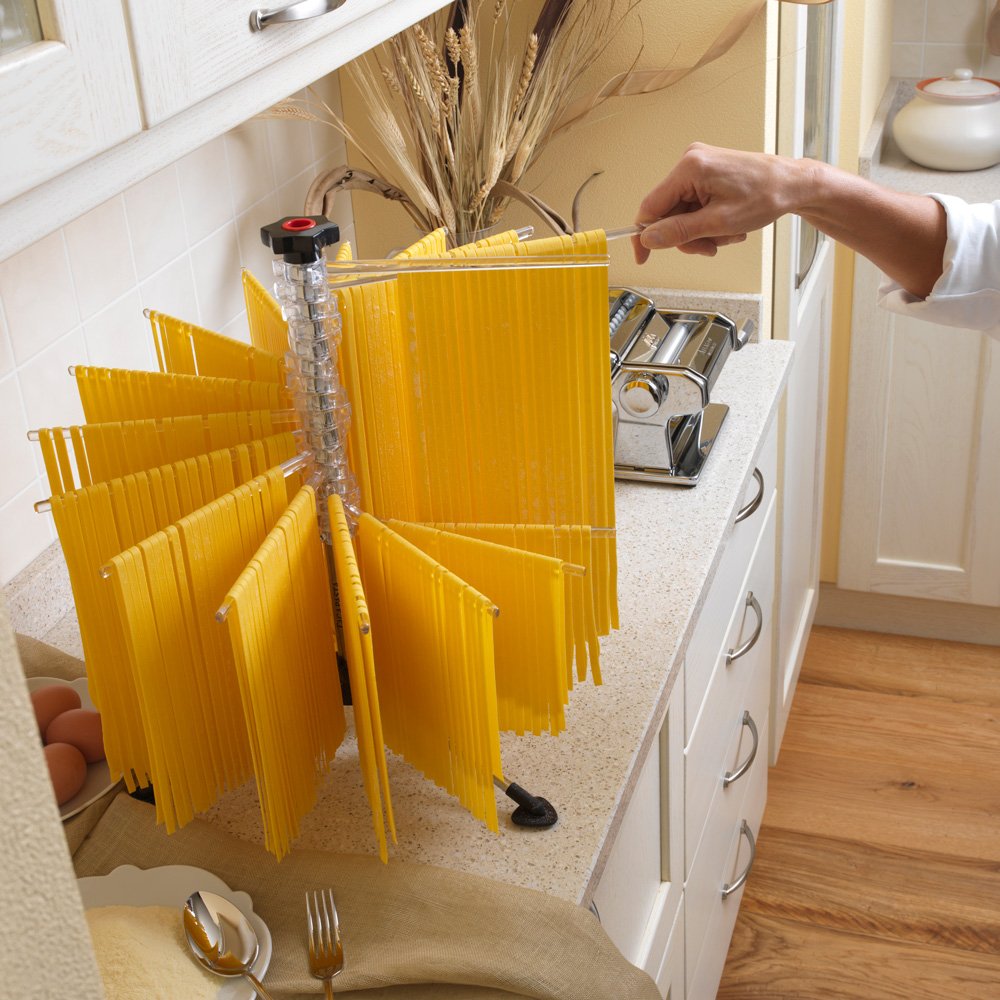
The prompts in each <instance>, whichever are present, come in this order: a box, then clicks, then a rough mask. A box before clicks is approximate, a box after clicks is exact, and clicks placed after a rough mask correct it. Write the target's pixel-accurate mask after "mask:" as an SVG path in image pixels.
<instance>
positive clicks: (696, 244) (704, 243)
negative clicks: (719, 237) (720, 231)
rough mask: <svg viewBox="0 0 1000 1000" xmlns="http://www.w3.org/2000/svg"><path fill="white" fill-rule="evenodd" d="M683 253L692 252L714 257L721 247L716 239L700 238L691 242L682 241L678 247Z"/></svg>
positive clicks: (697, 254) (701, 255)
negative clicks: (716, 242)
mask: <svg viewBox="0 0 1000 1000" xmlns="http://www.w3.org/2000/svg"><path fill="white" fill-rule="evenodd" d="M676 249H677V250H680V252H681V253H686V254H692V255H696V256H699V257H714V256H715V255H716V254H717V253H718V252H719V248H718V247H717V246H716V245H715V241H714V240H710V239H708V238H707V237H706V238H704V239H700V240H692V241H691V242H690V243H682V244H681V245H680V246H678V247H676Z"/></svg>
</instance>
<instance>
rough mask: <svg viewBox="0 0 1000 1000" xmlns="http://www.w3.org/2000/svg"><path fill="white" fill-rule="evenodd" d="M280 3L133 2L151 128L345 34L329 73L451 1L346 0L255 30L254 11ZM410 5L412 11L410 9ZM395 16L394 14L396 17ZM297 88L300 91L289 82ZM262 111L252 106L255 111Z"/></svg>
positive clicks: (145, 108) (269, 0) (140, 76)
mask: <svg viewBox="0 0 1000 1000" xmlns="http://www.w3.org/2000/svg"><path fill="white" fill-rule="evenodd" d="M292 2H294V0H288V3H282V2H280V0H128V15H129V21H130V26H131V31H132V45H133V47H134V50H135V52H134V54H135V65H136V71H137V74H138V80H139V88H140V91H141V96H142V106H143V111H144V113H145V118H146V125H147V127H148V126H152V125H156V124H158V123H159V122H161V121H163V120H164V119H166V118H169V117H170V116H171V115H175V114H177V112H179V111H183V110H184V109H185V108H188V107H191V106H192V105H193V104H196V103H198V102H199V101H202V100H204V99H205V98H207V97H211V96H212V95H213V94H216V93H218V92H219V91H221V90H223V89H225V88H226V87H228V86H231V85H232V84H234V83H237V82H238V81H240V80H242V79H244V78H245V77H248V76H250V75H252V74H253V73H254V72H256V71H257V70H259V69H262V68H263V67H265V66H270V65H271V64H272V63H275V62H277V61H278V60H280V59H283V58H285V57H286V56H290V55H292V54H293V53H295V52H297V51H298V50H300V49H302V48H304V47H305V46H307V45H309V44H311V43H312V42H316V41H319V40H322V39H326V38H328V36H330V35H332V34H333V33H335V32H336V33H338V39H337V41H338V42H341V41H342V42H343V45H342V47H341V46H338V49H337V51H336V52H335V53H333V54H332V59H331V61H330V64H329V66H328V67H327V68H328V70H333V69H336V67H337V66H340V65H343V63H345V62H347V61H349V60H350V59H353V58H354V57H355V56H357V55H359V54H360V53H362V52H364V51H366V50H367V49H370V48H371V47H372V46H374V45H377V44H378V43H379V42H381V41H382V40H383V39H384V38H386V37H388V36H389V35H391V34H394V33H395V32H396V31H398V30H400V28H401V27H402V26H404V25H406V24H410V23H412V22H413V21H415V20H417V19H418V18H420V17H424V16H425V15H426V14H428V13H430V12H431V11H432V10H434V9H436V8H437V7H441V6H443V5H444V4H443V2H438V3H434V2H422V3H406V4H404V3H402V2H401V0H346V2H345V3H344V4H343V6H342V7H340V8H338V9H337V10H334V11H331V12H330V13H327V14H323V15H321V16H319V17H312V18H309V19H308V20H304V21H292V22H289V23H286V24H272V25H270V26H269V27H267V28H265V29H264V30H263V31H251V29H250V14H251V12H253V11H255V10H260V9H268V10H273V9H275V8H279V7H285V6H288V5H289V4H290V3H292ZM404 8H406V10H405V11H404ZM392 14H395V15H396V17H395V18H393V17H391V16H390V15H392ZM288 89H289V91H293V90H295V89H296V87H295V86H291V85H290V86H289V88H288ZM258 110H260V109H259V108H257V107H248V108H247V113H248V114H249V113H253V112H255V111H258Z"/></svg>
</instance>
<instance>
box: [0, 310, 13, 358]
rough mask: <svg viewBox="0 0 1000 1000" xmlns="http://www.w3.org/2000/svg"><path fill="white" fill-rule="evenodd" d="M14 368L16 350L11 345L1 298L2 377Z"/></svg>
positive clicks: (0, 346) (0, 343)
mask: <svg viewBox="0 0 1000 1000" xmlns="http://www.w3.org/2000/svg"><path fill="white" fill-rule="evenodd" d="M13 370H14V352H13V350H12V349H11V346H10V334H9V333H8V332H7V320H6V319H5V318H4V314H3V299H0V378H3V376H4V375H7V374H8V373H9V372H12V371H13Z"/></svg>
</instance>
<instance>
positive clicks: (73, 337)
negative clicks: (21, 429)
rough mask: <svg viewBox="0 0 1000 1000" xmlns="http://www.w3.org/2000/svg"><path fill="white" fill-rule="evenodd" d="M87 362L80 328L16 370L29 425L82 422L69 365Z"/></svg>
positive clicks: (74, 383)
mask: <svg viewBox="0 0 1000 1000" xmlns="http://www.w3.org/2000/svg"><path fill="white" fill-rule="evenodd" d="M88 363H89V358H88V356H87V347H86V343H85V341H84V339H83V331H82V330H74V331H73V332H72V333H69V334H67V335H66V336H65V337H63V338H62V339H61V340H58V341H56V343H54V344H53V345H52V346H51V347H49V348H47V349H46V350H44V351H42V353H41V354H38V355H36V356H35V357H33V358H32V359H31V360H30V361H29V362H28V363H27V364H26V365H22V366H21V367H20V368H19V369H18V373H17V375H18V378H19V380H20V383H21V395H22V397H23V398H24V409H25V414H26V415H27V418H28V426H29V427H30V428H33V429H34V428H37V427H66V426H67V425H68V424H82V423H83V407H82V406H81V405H80V395H79V393H78V392H77V389H76V380H75V379H74V378H73V376H72V375H70V374H69V372H68V371H67V369H68V368H69V366H70V365H85V364H88Z"/></svg>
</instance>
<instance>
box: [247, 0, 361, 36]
mask: <svg viewBox="0 0 1000 1000" xmlns="http://www.w3.org/2000/svg"><path fill="white" fill-rule="evenodd" d="M345 3H347V0H299V2H298V3H290V4H289V5H288V6H287V7H275V8H274V10H265V9H264V8H263V7H258V8H257V9H256V10H252V11H250V30H251V31H263V30H264V29H265V28H267V27H268V26H270V25H272V24H283V23H285V22H286V21H304V20H306V18H308V17H319V16H320V15H321V14H330V13H332V12H333V11H335V10H336V9H337V8H338V7H343V6H344V4H345Z"/></svg>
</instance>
